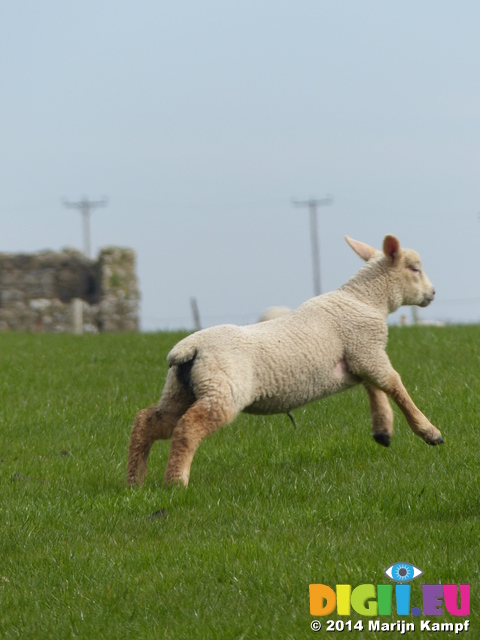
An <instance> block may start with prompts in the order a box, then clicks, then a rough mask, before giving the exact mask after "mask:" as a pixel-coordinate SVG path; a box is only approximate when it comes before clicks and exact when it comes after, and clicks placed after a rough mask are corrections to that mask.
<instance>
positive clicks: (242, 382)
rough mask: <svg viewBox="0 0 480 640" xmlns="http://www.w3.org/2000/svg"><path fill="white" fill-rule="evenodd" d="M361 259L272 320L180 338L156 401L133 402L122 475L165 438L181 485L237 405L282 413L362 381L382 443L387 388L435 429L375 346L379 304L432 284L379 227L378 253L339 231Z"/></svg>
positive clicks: (135, 477)
mask: <svg viewBox="0 0 480 640" xmlns="http://www.w3.org/2000/svg"><path fill="white" fill-rule="evenodd" d="M345 239H346V241H347V242H348V244H349V245H350V247H351V248H352V249H353V250H354V251H355V252H356V253H357V254H358V255H359V256H360V257H361V258H362V259H363V260H365V261H366V264H365V265H364V266H363V267H362V268H361V269H360V271H358V272H357V273H356V274H355V275H354V276H353V277H352V278H351V279H350V280H348V282H346V283H345V284H344V285H342V286H341V287H340V288H339V289H337V290H336V291H333V292H331V293H327V294H324V295H321V296H317V297H315V298H312V299H311V300H308V301H307V302H305V303H304V304H302V305H301V306H300V307H299V308H298V309H296V310H294V311H291V312H289V313H287V314H285V315H283V316H281V317H279V318H277V319H275V320H270V321H268V322H261V323H258V324H252V325H248V326H243V327H238V326H234V325H220V326H217V327H211V328H209V329H204V330H202V331H198V332H197V333H194V334H192V335H190V336H188V337H187V338H184V339H183V340H181V341H180V342H179V343H178V344H177V345H176V346H175V347H173V349H172V350H171V351H170V353H169V354H168V356H167V360H168V362H169V365H170V369H169V371H168V375H167V379H166V382H165V387H164V390H163V394H162V397H161V398H160V401H159V402H158V404H156V405H154V406H151V407H149V408H147V409H143V410H142V411H140V412H139V413H138V414H137V416H136V418H135V421H134V425H133V429H132V434H131V436H130V445H129V452H128V465H127V481H128V483H129V484H130V485H134V484H142V483H143V482H144V481H145V478H146V475H147V459H148V454H149V452H150V449H151V447H152V444H153V443H154V442H155V440H159V439H163V440H165V439H168V438H172V444H171V449H170V456H169V459H168V464H167V470H166V473H165V484H168V483H171V482H178V483H179V484H183V485H185V486H187V485H188V480H189V477H190V466H191V464H192V460H193V456H194V454H195V451H196V449H197V447H198V445H199V444H200V442H201V441H202V440H203V438H205V437H206V436H208V435H210V434H211V433H213V432H214V431H216V430H217V429H219V428H220V427H222V426H223V425H226V424H227V423H229V422H231V421H232V420H233V419H234V418H235V417H236V416H237V415H238V414H239V413H240V412H241V411H244V412H246V413H253V414H262V415H265V414H275V413H286V414H288V413H289V412H290V411H291V410H292V409H295V408H297V407H301V406H303V405H305V404H307V403H309V402H312V401H314V400H318V399H320V398H324V397H326V396H329V395H331V394H334V393H339V392H340V391H345V390H346V389H349V388H350V387H353V386H354V385H357V384H363V386H364V387H365V389H366V391H367V394H368V398H369V401H370V416H371V422H372V435H373V437H374V438H375V440H376V441H377V442H378V443H379V444H381V445H384V446H388V445H389V444H390V438H391V436H392V434H393V411H392V408H391V406H390V403H389V401H388V397H390V398H392V400H393V401H394V402H395V403H396V404H397V405H398V406H399V407H400V409H401V411H402V412H403V414H404V415H405V418H406V420H407V422H408V424H409V426H410V428H411V429H412V431H413V432H414V433H415V434H417V435H418V436H420V438H422V439H423V440H424V441H425V442H427V443H428V444H432V445H435V444H441V443H442V442H443V439H442V436H441V433H440V431H439V430H438V429H437V428H436V427H434V426H433V424H431V423H430V421H429V420H428V419H427V418H426V417H425V416H424V415H423V413H421V411H420V410H419V409H418V408H417V407H416V406H415V404H414V403H413V400H412V399H411V398H410V396H409V395H408V393H407V391H406V389H405V387H404V386H403V384H402V381H401V379H400V376H399V374H398V373H397V372H396V371H395V369H394V368H393V367H392V365H391V363H390V360H389V358H388V356H387V354H386V352H385V347H386V343H387V333H388V328H387V323H386V319H387V316H388V314H389V313H392V312H393V311H395V310H396V309H398V308H399V307H400V306H401V305H419V306H420V307H426V306H427V305H428V304H430V302H432V300H433V298H434V295H435V291H434V288H433V286H432V284H431V282H430V280H429V279H428V278H427V276H426V275H425V273H424V271H423V269H422V264H421V261H420V256H419V255H418V253H416V252H415V251H412V250H411V249H402V248H401V247H400V243H399V241H398V239H397V238H396V237H395V236H393V235H387V236H385V238H384V240H383V252H381V251H377V250H376V249H374V248H372V247H370V246H369V245H367V244H365V243H363V242H359V241H357V240H353V239H351V238H349V237H346V238H345Z"/></svg>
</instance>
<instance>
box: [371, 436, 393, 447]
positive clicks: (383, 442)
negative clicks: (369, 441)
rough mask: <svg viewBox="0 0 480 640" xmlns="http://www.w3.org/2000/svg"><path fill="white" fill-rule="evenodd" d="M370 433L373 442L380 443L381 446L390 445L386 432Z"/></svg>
mask: <svg viewBox="0 0 480 640" xmlns="http://www.w3.org/2000/svg"><path fill="white" fill-rule="evenodd" d="M372 435H373V439H374V440H375V442H378V444H381V445H382V447H389V446H390V436H389V435H388V433H373V434H372Z"/></svg>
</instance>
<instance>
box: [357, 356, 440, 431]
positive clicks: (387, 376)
mask: <svg viewBox="0 0 480 640" xmlns="http://www.w3.org/2000/svg"><path fill="white" fill-rule="evenodd" d="M348 365H349V368H350V370H351V371H352V373H354V374H355V375H358V376H359V377H361V378H362V380H363V383H364V384H365V385H366V388H367V391H368V389H369V388H372V387H376V388H377V389H378V390H380V391H383V392H385V393H386V394H387V395H388V396H389V397H390V398H392V400H393V401H394V402H395V403H396V404H397V405H398V406H399V408H400V410H401V411H402V413H403V415H404V416H405V418H406V420H407V422H408V425H409V427H410V428H411V430H412V431H413V432H414V433H415V434H416V435H417V436H420V438H422V440H425V442H427V443H428V444H441V443H442V442H443V438H442V434H441V433H440V431H439V430H438V429H437V427H435V426H434V425H433V424H432V423H431V422H430V420H428V418H426V417H425V416H424V415H423V413H422V412H421V411H420V409H418V408H417V407H416V405H415V403H414V402H413V400H412V399H411V397H410V396H409V395H408V392H407V390H406V389H405V387H404V386H403V382H402V380H401V378H400V376H399V375H398V373H397V372H396V371H395V369H394V368H393V367H392V365H391V362H390V360H389V358H388V356H387V354H386V352H385V351H383V350H382V351H377V352H372V351H370V352H365V353H363V352H361V353H358V352H357V353H354V354H352V356H351V360H350V362H349V363H348ZM369 395H370V394H369ZM380 398H381V396H379V395H378V394H375V393H374V404H376V403H378V402H381V404H382V406H384V407H385V403H384V402H383V400H380ZM370 402H372V396H370ZM370 406H371V407H372V404H370Z"/></svg>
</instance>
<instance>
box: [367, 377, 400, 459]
mask: <svg viewBox="0 0 480 640" xmlns="http://www.w3.org/2000/svg"><path fill="white" fill-rule="evenodd" d="M364 386H365V389H366V391H367V393H368V399H369V401H370V418H371V421H372V436H373V438H374V439H375V441H376V442H378V444H381V445H383V446H384V447H388V446H390V439H391V437H392V435H393V411H392V407H391V406H390V402H389V401H388V397H387V395H386V394H385V392H384V391H382V390H381V389H377V388H376V387H372V386H371V385H369V384H365V385H364Z"/></svg>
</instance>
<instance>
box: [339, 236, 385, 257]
mask: <svg viewBox="0 0 480 640" xmlns="http://www.w3.org/2000/svg"><path fill="white" fill-rule="evenodd" d="M345 240H346V241H347V242H348V244H349V245H350V246H351V247H352V249H353V250H354V251H355V253H356V254H357V255H359V256H360V258H362V260H365V262H368V260H370V258H373V256H374V255H375V254H376V253H378V252H377V250H376V249H374V248H373V247H371V246H370V245H368V244H365V242H360V241H359V240H354V239H353V238H349V237H348V236H345Z"/></svg>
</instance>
